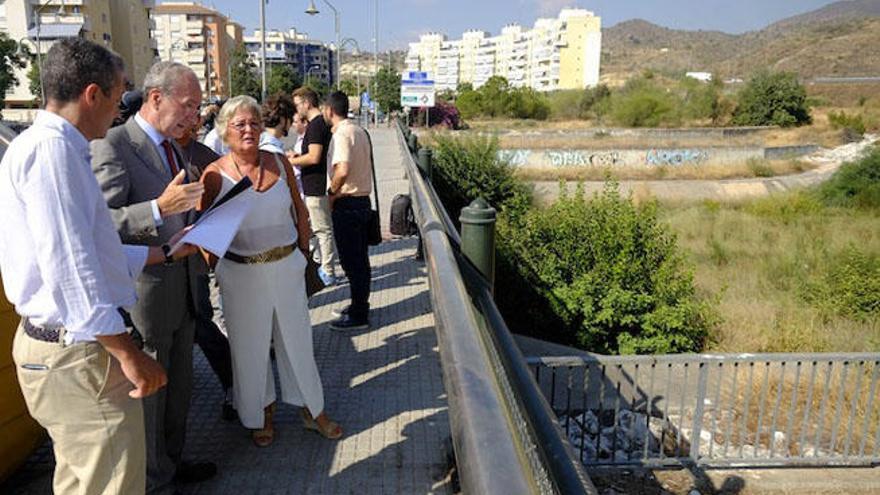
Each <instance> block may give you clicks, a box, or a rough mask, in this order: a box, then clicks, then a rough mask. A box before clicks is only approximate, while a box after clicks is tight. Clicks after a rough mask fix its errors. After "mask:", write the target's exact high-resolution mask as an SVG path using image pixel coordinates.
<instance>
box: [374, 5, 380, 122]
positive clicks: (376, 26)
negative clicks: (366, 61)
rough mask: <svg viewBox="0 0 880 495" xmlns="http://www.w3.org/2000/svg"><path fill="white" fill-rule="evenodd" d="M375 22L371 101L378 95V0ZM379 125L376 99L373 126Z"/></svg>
mask: <svg viewBox="0 0 880 495" xmlns="http://www.w3.org/2000/svg"><path fill="white" fill-rule="evenodd" d="M373 15H374V16H375V22H374V23H373V71H374V72H373V101H376V97H378V96H379V78H378V77H377V76H378V75H379V0H376V7H375V12H374V13H373ZM378 125H379V103H378V101H376V111H375V112H373V126H378Z"/></svg>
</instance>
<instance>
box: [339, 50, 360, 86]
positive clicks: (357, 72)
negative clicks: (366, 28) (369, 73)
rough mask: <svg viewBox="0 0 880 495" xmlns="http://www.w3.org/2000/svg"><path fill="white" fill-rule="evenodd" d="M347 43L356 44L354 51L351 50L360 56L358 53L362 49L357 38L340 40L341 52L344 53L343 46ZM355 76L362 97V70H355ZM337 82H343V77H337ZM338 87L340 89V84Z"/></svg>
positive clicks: (354, 54) (353, 53)
mask: <svg viewBox="0 0 880 495" xmlns="http://www.w3.org/2000/svg"><path fill="white" fill-rule="evenodd" d="M347 43H351V44H352V45H354V51H353V52H351V54H352V55H353V56H355V57H356V56H358V54H359V53H360V51H361V47H360V46H358V42H357V40H355V39H354V38H345V39H344V40H342V41H340V42H339V52H340V53H342V48H343V47H344V46H345V45H346V44H347ZM340 65H341V64H340ZM355 78H356V80H357V94H358V98H360V97H361V73H360V71H356V72H355ZM337 82H340V83H341V82H342V79H341V78H340V79H337ZM337 89H339V86H338V85H337Z"/></svg>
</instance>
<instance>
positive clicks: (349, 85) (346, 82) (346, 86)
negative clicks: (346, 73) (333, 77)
mask: <svg viewBox="0 0 880 495" xmlns="http://www.w3.org/2000/svg"><path fill="white" fill-rule="evenodd" d="M360 89H361V91H363V90H364V86H363V85H361V86H360ZM339 91H342V92H343V93H345V94H346V95H347V96H358V97H359V96H360V95H359V94H358V83H357V81H355V80H354V79H343V80H342V81H341V82H340V83H339Z"/></svg>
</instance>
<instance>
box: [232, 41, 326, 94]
mask: <svg viewBox="0 0 880 495" xmlns="http://www.w3.org/2000/svg"><path fill="white" fill-rule="evenodd" d="M244 46H245V49H246V50H247V52H248V56H249V57H250V59H251V60H252V61H253V62H254V63H255V64H256V65H257V67H259V66H260V64H261V48H262V33H261V31H260V30H256V31H254V34H253V35H251V36H245V37H244ZM336 63H337V58H336V47H335V46H333V45H325V44H324V43H322V42H320V41H317V40H313V39H309V36H308V34H306V33H301V32H298V31H297V30H296V29H293V28H291V29H289V30H287V31H277V30H266V66H267V67H271V66H272V65H273V64H285V65H288V66H290V68H291V69H293V71H294V72H295V73H297V74H299V76H300V78H301V80H302V81H304V82H305V81H308V80H320V81H322V82H323V83H325V84H327V85H328V86H332V85H334V84H336V79H335V74H336Z"/></svg>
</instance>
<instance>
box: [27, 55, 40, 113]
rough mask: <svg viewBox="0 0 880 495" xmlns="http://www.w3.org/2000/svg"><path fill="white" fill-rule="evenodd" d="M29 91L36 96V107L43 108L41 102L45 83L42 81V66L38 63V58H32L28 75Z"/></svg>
mask: <svg viewBox="0 0 880 495" xmlns="http://www.w3.org/2000/svg"><path fill="white" fill-rule="evenodd" d="M27 78H28V90H29V91H30V92H31V94H32V95H34V105H35V106H38V107H40V106H42V103H41V102H40V100H41V99H42V98H43V91H42V87H43V83H42V82H41V81H40V64H38V63H37V57H36V56H34V57H31V66H30V68H29V69H28V73H27Z"/></svg>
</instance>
